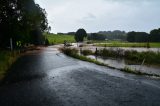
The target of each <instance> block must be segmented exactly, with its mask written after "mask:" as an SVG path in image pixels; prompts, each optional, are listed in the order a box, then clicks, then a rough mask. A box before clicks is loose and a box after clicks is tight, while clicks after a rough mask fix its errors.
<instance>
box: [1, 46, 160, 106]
mask: <svg viewBox="0 0 160 106" xmlns="http://www.w3.org/2000/svg"><path fill="white" fill-rule="evenodd" d="M0 106H160V79H155V78H147V77H145V76H136V75H132V74H127V73H123V72H120V71H118V70H113V69H109V68H106V67H102V66H97V65H95V64H92V63H88V62H83V61H79V60H76V59H73V58H70V57H67V56H65V55H63V54H61V53H58V51H57V49H56V48H53V47H48V48H45V49H44V50H43V51H42V52H38V53H30V54H27V55H25V56H22V57H21V58H19V59H18V61H17V62H16V63H15V64H14V65H13V66H12V67H11V69H10V70H9V73H8V75H7V77H6V78H5V79H4V81H3V82H2V83H1V85H0Z"/></svg>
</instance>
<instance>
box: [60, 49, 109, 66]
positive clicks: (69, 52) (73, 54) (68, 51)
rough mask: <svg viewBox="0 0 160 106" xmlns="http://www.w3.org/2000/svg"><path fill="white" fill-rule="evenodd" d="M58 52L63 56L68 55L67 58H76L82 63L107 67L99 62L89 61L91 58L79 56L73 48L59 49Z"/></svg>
mask: <svg viewBox="0 0 160 106" xmlns="http://www.w3.org/2000/svg"><path fill="white" fill-rule="evenodd" d="M60 51H61V52H63V53H64V54H66V55H68V56H71V57H73V58H76V59H80V60H82V61H87V62H91V63H95V64H97V65H101V66H107V65H106V64H104V63H101V62H99V61H97V60H95V59H91V58H88V57H86V56H82V55H79V54H78V50H77V49H75V48H60Z"/></svg>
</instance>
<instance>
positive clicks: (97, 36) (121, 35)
mask: <svg viewBox="0 0 160 106" xmlns="http://www.w3.org/2000/svg"><path fill="white" fill-rule="evenodd" d="M88 40H101V41H102V40H121V41H125V40H126V32H124V31H119V30H115V31H100V32H98V33H91V34H89V35H88Z"/></svg>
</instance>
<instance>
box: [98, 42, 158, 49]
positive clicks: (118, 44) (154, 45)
mask: <svg viewBox="0 0 160 106" xmlns="http://www.w3.org/2000/svg"><path fill="white" fill-rule="evenodd" d="M96 46H100V47H146V48H147V47H148V45H147V43H126V42H107V43H104V44H96ZM149 46H150V47H152V48H160V43H149Z"/></svg>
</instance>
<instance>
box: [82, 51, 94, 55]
mask: <svg viewBox="0 0 160 106" xmlns="http://www.w3.org/2000/svg"><path fill="white" fill-rule="evenodd" d="M81 53H82V54H83V55H85V56H87V55H93V54H94V53H93V52H92V50H82V51H81Z"/></svg>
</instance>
